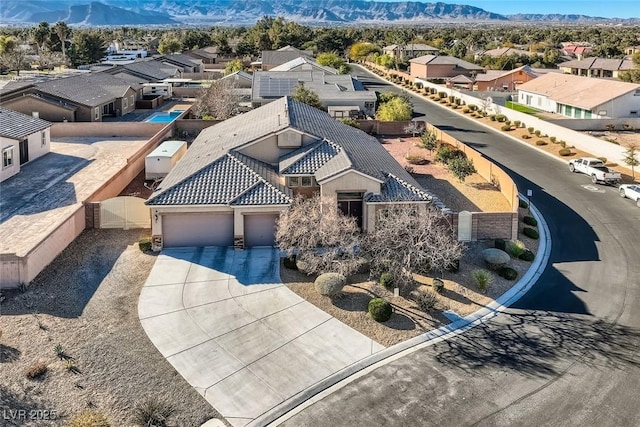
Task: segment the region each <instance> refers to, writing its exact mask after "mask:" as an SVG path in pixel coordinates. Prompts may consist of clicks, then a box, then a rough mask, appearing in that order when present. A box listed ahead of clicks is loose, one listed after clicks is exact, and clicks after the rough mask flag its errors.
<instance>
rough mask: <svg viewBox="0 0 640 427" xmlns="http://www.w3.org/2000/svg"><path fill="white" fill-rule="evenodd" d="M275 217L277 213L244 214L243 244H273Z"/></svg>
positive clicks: (248, 245) (249, 245)
mask: <svg viewBox="0 0 640 427" xmlns="http://www.w3.org/2000/svg"><path fill="white" fill-rule="evenodd" d="M277 218H278V214H265V215H245V217H244V245H245V246H247V247H252V246H273V245H274V243H275V237H276V236H275V234H276V219H277Z"/></svg>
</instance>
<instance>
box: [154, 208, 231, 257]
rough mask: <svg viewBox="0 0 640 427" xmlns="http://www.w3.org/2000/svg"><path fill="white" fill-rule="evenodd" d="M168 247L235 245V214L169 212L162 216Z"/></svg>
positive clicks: (164, 240)
mask: <svg viewBox="0 0 640 427" xmlns="http://www.w3.org/2000/svg"><path fill="white" fill-rule="evenodd" d="M162 239H163V246H164V247H166V248H171V247H176V246H233V214H232V213H230V214H226V213H224V214H223V213H216V214H213V213H207V214H204V213H203V214H195V213H194V214H167V215H163V216H162Z"/></svg>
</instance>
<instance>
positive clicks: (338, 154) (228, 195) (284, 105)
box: [146, 97, 442, 248]
mask: <svg viewBox="0 0 640 427" xmlns="http://www.w3.org/2000/svg"><path fill="white" fill-rule="evenodd" d="M314 193H319V194H321V195H322V196H327V197H331V198H333V199H334V200H337V202H338V206H339V208H340V209H341V210H342V211H343V212H345V213H346V214H348V215H351V216H354V217H355V218H356V219H357V221H358V224H359V225H360V226H361V227H362V229H363V230H365V231H367V230H373V229H374V228H375V219H376V215H377V214H378V212H380V211H381V210H382V209H385V208H387V207H388V205H389V204H390V203H394V202H402V203H415V204H416V206H419V205H421V206H425V205H426V204H429V203H434V204H436V205H437V206H439V207H442V204H441V203H440V202H439V201H437V199H435V198H434V197H432V196H431V195H430V194H428V193H427V192H426V191H423V190H421V189H420V185H419V184H418V183H417V182H416V181H415V180H414V179H413V177H412V176H411V175H410V174H409V173H408V172H407V171H405V170H404V168H403V167H402V166H401V165H400V164H399V163H398V162H396V161H395V160H394V159H393V157H391V155H390V154H389V153H388V152H387V150H385V149H384V148H383V147H382V145H381V144H380V142H378V141H377V140H376V139H375V138H374V137H372V136H370V135H368V134H366V133H365V132H363V131H361V130H360V129H356V128H353V127H351V126H347V125H343V124H342V123H340V122H338V121H336V120H334V119H332V118H331V117H329V115H328V114H327V113H325V112H323V111H320V110H318V109H316V108H313V107H311V106H309V105H306V104H303V103H300V102H297V101H295V100H293V99H291V98H290V97H283V98H280V99H278V100H276V101H274V102H272V103H270V104H268V105H265V106H264V107H261V108H258V109H256V110H252V111H250V112H248V113H245V114H242V115H239V116H235V117H232V118H230V119H228V120H225V121H224V122H221V123H219V124H216V125H214V126H211V127H209V128H206V129H204V130H203V131H202V132H201V133H200V135H198V137H197V138H196V140H195V141H194V142H193V144H192V145H191V147H190V148H189V149H188V150H187V153H186V154H185V156H184V157H183V158H182V159H181V160H180V162H178V164H177V165H176V167H175V168H174V169H172V170H171V172H169V174H168V175H167V177H166V178H165V179H164V180H163V181H162V182H161V183H160V186H159V187H158V188H157V190H156V191H155V192H154V193H153V194H152V195H151V197H150V198H149V199H148V200H147V202H146V203H147V205H149V206H150V207H151V211H152V235H153V240H154V245H155V246H156V248H159V247H172V246H232V245H233V246H236V247H239V248H242V247H251V246H270V245H273V244H274V231H275V224H276V220H277V218H278V216H279V214H280V212H281V211H282V210H283V209H285V208H286V207H287V206H288V205H289V204H290V203H291V201H292V199H293V198H294V197H295V196H296V195H297V194H300V195H303V196H310V195H312V194H314Z"/></svg>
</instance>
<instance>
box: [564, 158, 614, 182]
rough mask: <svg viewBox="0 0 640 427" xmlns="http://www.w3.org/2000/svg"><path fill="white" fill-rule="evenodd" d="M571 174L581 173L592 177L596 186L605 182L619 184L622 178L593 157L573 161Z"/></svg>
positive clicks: (570, 166)
mask: <svg viewBox="0 0 640 427" xmlns="http://www.w3.org/2000/svg"><path fill="white" fill-rule="evenodd" d="M569 170H570V171H571V172H580V173H584V174H587V175H589V176H590V177H591V182H593V183H594V184H596V183H598V182H604V183H605V184H618V183H619V182H620V179H622V176H621V175H620V174H619V173H618V172H613V171H611V169H609V168H608V167H606V166H605V165H604V163H603V162H602V160H600V159H595V158H593V157H583V158H581V159H573V160H571V161H570V162H569Z"/></svg>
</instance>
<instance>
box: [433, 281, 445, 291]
mask: <svg viewBox="0 0 640 427" xmlns="http://www.w3.org/2000/svg"><path fill="white" fill-rule="evenodd" d="M431 288H432V289H433V290H434V291H435V292H436V293H438V294H441V293H442V291H443V290H444V282H443V281H442V280H441V279H433V284H432V285H431Z"/></svg>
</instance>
